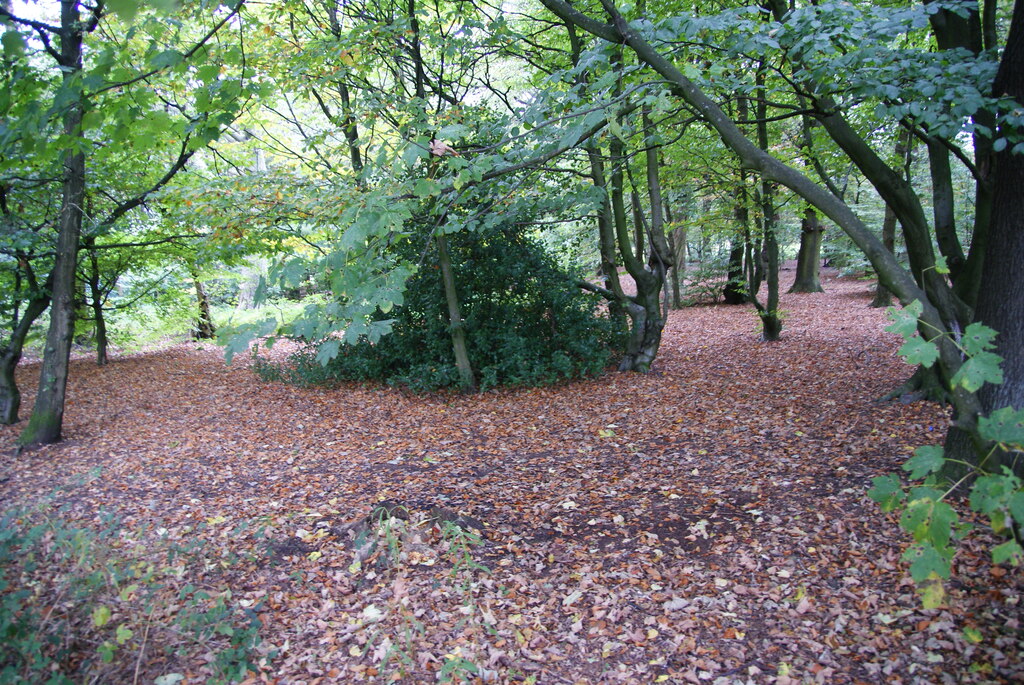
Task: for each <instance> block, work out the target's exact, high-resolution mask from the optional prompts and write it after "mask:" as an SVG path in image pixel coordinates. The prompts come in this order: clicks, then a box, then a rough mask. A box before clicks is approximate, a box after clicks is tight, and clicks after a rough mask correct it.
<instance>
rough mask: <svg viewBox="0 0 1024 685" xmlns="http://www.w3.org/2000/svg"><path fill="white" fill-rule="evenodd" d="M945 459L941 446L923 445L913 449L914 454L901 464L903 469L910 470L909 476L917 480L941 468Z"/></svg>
mask: <svg viewBox="0 0 1024 685" xmlns="http://www.w3.org/2000/svg"><path fill="white" fill-rule="evenodd" d="M945 461H946V460H945V458H944V457H943V450H942V447H941V446H939V445H925V446H924V447H918V448H917V449H916V450H914V456H913V457H911V458H910V459H908V460H907V463H905V464H904V465H903V470H904V471H910V477H911V478H913V479H914V480H917V479H919V478H924V477H925V476H927V475H928V474H929V473H935V472H936V471H938V470H939V469H941V468H942V465H943V464H944V463H945Z"/></svg>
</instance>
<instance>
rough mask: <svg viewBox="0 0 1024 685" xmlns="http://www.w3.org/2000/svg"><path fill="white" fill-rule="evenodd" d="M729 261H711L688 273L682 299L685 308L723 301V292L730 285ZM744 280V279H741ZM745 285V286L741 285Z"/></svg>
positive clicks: (721, 259)
mask: <svg viewBox="0 0 1024 685" xmlns="http://www.w3.org/2000/svg"><path fill="white" fill-rule="evenodd" d="M728 266H729V265H728V261H727V260H726V259H724V258H719V259H711V260H709V261H706V262H703V263H701V264H699V265H698V266H697V268H696V270H694V271H688V272H687V273H686V282H685V283H683V286H682V292H681V293H680V298H681V300H682V304H683V306H684V307H693V306H695V305H699V304H711V303H714V302H718V301H720V300H721V299H722V290H723V289H724V288H725V285H726V283H728V278H727V273H726V272H727V270H728ZM739 280H742V279H739ZM741 285H744V286H745V284H741Z"/></svg>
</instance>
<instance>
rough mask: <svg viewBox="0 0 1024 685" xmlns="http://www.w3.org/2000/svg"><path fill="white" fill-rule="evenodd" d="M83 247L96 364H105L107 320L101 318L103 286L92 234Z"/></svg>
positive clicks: (85, 239) (84, 241)
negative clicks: (85, 255)
mask: <svg viewBox="0 0 1024 685" xmlns="http://www.w3.org/2000/svg"><path fill="white" fill-rule="evenodd" d="M82 244H83V247H85V248H86V249H87V250H88V251H89V280H88V286H89V306H90V307H91V308H92V316H93V321H94V322H95V324H96V365H97V366H106V364H107V322H106V319H104V318H103V298H104V295H103V288H102V287H101V285H100V264H99V257H98V256H97V254H96V243H95V240H94V239H93V237H92V236H88V237H86V238H84V239H83V241H82Z"/></svg>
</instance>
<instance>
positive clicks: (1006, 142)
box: [943, 0, 1024, 523]
mask: <svg viewBox="0 0 1024 685" xmlns="http://www.w3.org/2000/svg"><path fill="white" fill-rule="evenodd" d="M992 91H993V95H994V96H995V97H998V98H1006V99H1008V100H1009V101H1011V102H1012V103H1024V0H1017V1H1016V2H1015V3H1014V6H1013V19H1012V22H1011V25H1010V33H1009V36H1008V37H1007V40H1006V49H1005V50H1004V52H1003V57H1002V60H1001V62H1000V65H999V72H998V74H997V76H996V79H995V82H994V83H993V85H992ZM1016 106H1017V107H1020V104H1017V105H1016ZM994 149H996V150H997V152H996V153H995V160H994V162H995V164H994V168H993V173H992V179H993V188H992V222H991V226H990V228H989V233H988V240H987V244H986V247H985V260H984V264H985V267H984V269H983V270H982V272H981V283H980V287H979V289H978V299H977V305H976V308H975V320H977V321H980V322H981V323H983V324H985V325H986V326H988V327H990V328H992V329H994V330H996V331H998V337H997V338H996V350H995V351H996V353H997V354H999V355H1000V356H1001V357H1002V358H1003V366H1002V370H1003V372H1002V383H998V384H994V383H988V384H986V385H984V386H983V387H982V389H981V391H980V393H979V396H980V397H979V398H980V402H981V412H982V413H984V414H986V415H987V414H991V413H992V412H993V411H995V410H997V409H1000V408H1003V407H1013V408H1015V409H1018V410H1020V409H1024V284H1022V281H1021V278H1020V274H1021V273H1024V196H1022V195H1021V188H1024V125H1022V124H1021V123H1020V122H1018V123H1017V124H1016V125H1015V126H1014V125H1007V126H1005V127H1003V128H1002V129H1001V130H1000V131H999V137H998V138H996V141H995V144H994ZM958 411H960V409H959V408H958ZM976 442H977V438H976V436H972V435H971V434H970V432H969V431H964V430H963V429H962V428H961V427H960V426H957V425H955V424H954V425H953V426H951V427H950V429H949V432H948V433H947V436H946V462H945V467H944V471H943V474H944V475H945V476H946V477H947V478H949V479H951V480H953V481H956V480H959V478H960V477H961V476H962V475H963V473H964V472H965V470H966V469H965V467H964V466H963V463H962V462H967V463H971V464H975V463H977V462H978V461H979V450H978V449H977V444H976ZM980 452H981V454H985V453H986V452H987V450H981V451H980ZM1003 465H1005V466H1007V467H1010V468H1013V469H1014V470H1015V471H1016V472H1017V474H1018V475H1021V474H1024V464H1022V463H1021V460H1020V455H1019V454H1007V453H1002V452H999V453H997V455H996V459H995V463H991V462H990V463H988V464H984V466H985V468H986V470H988V471H991V472H995V473H998V472H999V470H1000V467H1001V466H1003ZM1018 523H1019V522H1018Z"/></svg>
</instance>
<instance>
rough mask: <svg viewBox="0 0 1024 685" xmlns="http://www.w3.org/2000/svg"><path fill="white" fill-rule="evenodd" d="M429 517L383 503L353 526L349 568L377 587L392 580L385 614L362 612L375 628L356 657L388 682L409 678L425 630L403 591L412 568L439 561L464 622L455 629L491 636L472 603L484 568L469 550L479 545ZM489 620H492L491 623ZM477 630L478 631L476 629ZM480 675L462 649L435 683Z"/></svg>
mask: <svg viewBox="0 0 1024 685" xmlns="http://www.w3.org/2000/svg"><path fill="white" fill-rule="evenodd" d="M459 523H460V522H459V521H456V520H450V519H448V518H445V517H443V516H441V515H440V514H437V513H436V512H431V513H430V514H426V515H420V516H417V515H413V514H412V513H411V512H409V511H408V510H406V509H405V508H404V507H396V506H393V505H390V504H382V505H380V506H377V507H375V508H374V509H373V510H372V511H371V512H370V514H369V515H368V516H367V517H366V518H365V519H364V520H363V522H362V523H360V524H358V525H357V526H356V527H355V529H354V530H355V537H354V539H353V541H352V545H353V547H354V549H355V558H354V560H353V563H352V564H351V565H350V566H349V571H350V572H351V573H353V574H354V575H364V574H365V576H366V577H367V578H372V579H374V580H375V581H377V582H379V581H380V578H381V576H382V575H383V574H393V575H394V577H395V588H396V590H395V594H394V596H393V597H392V601H391V602H389V603H388V604H387V606H386V607H385V608H384V609H380V608H378V606H376V605H369V606H368V607H366V608H365V609H364V610H363V617H364V620H365V621H366V622H367V624H368V625H374V626H376V627H375V628H373V629H372V630H371V631H370V632H369V634H368V638H367V641H366V643H365V644H364V645H363V648H362V650H361V654H362V655H363V656H368V655H369V656H370V658H372V659H373V660H374V661H375V665H376V668H377V670H378V672H379V673H381V674H387V675H386V677H387V678H389V679H390V680H397V679H400V678H403V677H406V676H408V675H409V673H410V672H411V671H412V669H413V667H414V666H415V663H416V661H415V654H416V641H417V639H418V638H419V637H421V636H422V635H423V634H424V632H425V631H426V627H425V626H424V624H423V622H422V621H420V620H419V619H418V618H417V611H416V608H415V604H414V597H413V596H411V595H410V594H408V593H407V592H406V591H405V590H400V589H399V588H404V587H405V586H406V579H407V577H408V575H409V574H410V573H411V569H413V568H415V567H417V566H426V567H434V566H435V565H436V564H437V563H438V562H440V561H442V560H444V561H447V562H448V564H450V569H449V571H448V577H449V578H450V579H451V580H452V581H453V582H456V584H455V585H453V589H454V590H455V592H456V593H457V594H458V596H459V597H461V598H462V601H463V604H462V611H461V613H462V614H464V618H463V619H462V620H460V621H459V623H458V624H457V625H456V629H457V630H460V631H462V632H463V633H465V632H473V631H477V632H480V631H486V632H489V633H492V634H493V633H494V632H495V631H494V628H493V626H490V625H488V624H486V622H485V621H481V619H482V617H483V615H484V614H483V612H481V611H480V610H479V609H478V607H477V606H476V604H475V600H474V598H473V595H474V590H475V586H476V582H477V581H476V578H477V576H476V574H477V573H478V572H483V573H489V572H490V571H489V569H488V568H487V567H486V566H484V565H483V564H481V563H479V562H478V561H476V559H474V557H473V550H474V548H476V547H478V546H479V545H481V544H483V540H482V538H481V536H480V535H479V533H477V532H475V531H473V530H471V529H470V528H468V527H464V526H462V525H459ZM492 620H493V619H492ZM481 626H482V627H481ZM478 673H479V668H478V667H477V666H476V664H474V663H473V661H472V660H471V658H470V657H469V655H467V654H465V653H463V652H462V651H461V650H458V649H457V650H456V651H455V652H453V653H452V654H448V655H445V657H444V659H443V661H442V664H441V668H440V670H439V671H438V673H437V676H438V679H439V680H440V681H441V682H444V683H450V682H468V681H470V680H472V679H473V678H474V677H475V676H476V675H478Z"/></svg>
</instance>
